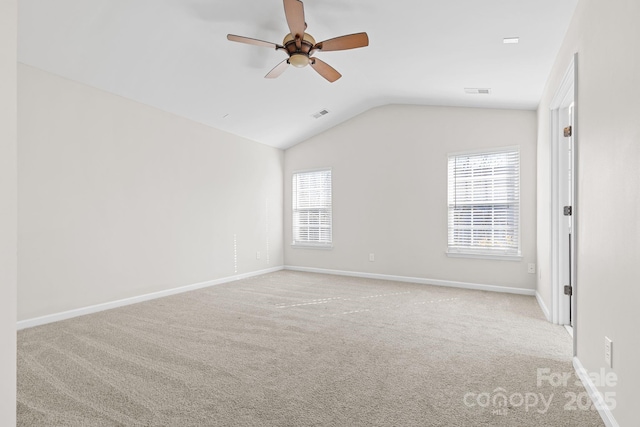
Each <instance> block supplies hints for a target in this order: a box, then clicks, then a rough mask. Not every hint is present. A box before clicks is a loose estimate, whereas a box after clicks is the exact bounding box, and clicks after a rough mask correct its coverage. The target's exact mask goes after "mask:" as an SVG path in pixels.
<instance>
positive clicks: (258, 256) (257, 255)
mask: <svg viewBox="0 0 640 427" xmlns="http://www.w3.org/2000/svg"><path fill="white" fill-rule="evenodd" d="M256 259H260V251H257V252H256Z"/></svg>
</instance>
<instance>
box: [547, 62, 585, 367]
mask: <svg viewBox="0 0 640 427" xmlns="http://www.w3.org/2000/svg"><path fill="white" fill-rule="evenodd" d="M577 63H578V54H577V53H576V54H574V55H573V58H572V59H571V63H570V64H569V67H568V69H567V71H566V73H565V75H564V77H563V79H562V82H561V83H560V86H559V87H558V90H557V91H556V94H555V96H554V97H553V100H552V101H551V104H550V107H549V108H550V131H551V135H550V136H551V138H550V141H551V147H550V150H549V151H550V155H551V159H550V160H551V162H550V164H551V180H550V181H551V189H550V190H551V191H550V194H551V209H550V213H549V215H550V220H551V287H552V299H551V316H552V321H553V323H556V324H566V323H568V316H569V313H568V309H567V300H566V296H565V295H564V284H563V283H561V280H560V249H559V248H560V239H561V238H564V236H560V232H559V230H560V221H561V217H560V212H561V209H562V207H561V206H560V194H559V186H560V185H561V184H560V179H561V177H560V163H559V158H560V151H559V150H560V142H561V137H560V134H561V131H562V129H560V128H561V124H560V110H562V109H563V108H566V107H568V106H569V104H570V103H571V102H573V104H574V108H573V126H574V128H573V151H572V155H573V159H574V161H573V189H572V192H573V206H574V208H573V229H572V239H573V247H574V248H577V247H578V233H577V230H578V216H579V210H578V209H576V207H577V206H578V191H577V190H578V186H577V183H578V161H577V160H578V149H579V147H578V146H579V144H578V134H579V127H578V90H577V88H578V86H577V82H578V78H577V77H578V74H577V71H578V70H577ZM577 255H578V254H577V251H576V250H574V251H573V254H572V256H573V262H572V263H571V264H572V266H571V277H572V279H573V280H572V282H573V295H572V296H571V297H570V298H572V300H573V311H572V313H571V316H572V324H573V341H574V345H573V349H574V355H575V351H576V340H577V327H576V326H577V318H578V308H577V304H576V302H577V293H578V287H577V286H576V284H577V282H578V281H577V279H578V277H577V274H576V270H577V268H576V266H577V263H578V256H577Z"/></svg>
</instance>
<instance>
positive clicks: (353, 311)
mask: <svg viewBox="0 0 640 427" xmlns="http://www.w3.org/2000/svg"><path fill="white" fill-rule="evenodd" d="M538 369H546V371H541V372H544V373H545V375H546V376H545V375H543V376H544V378H540V381H538V379H539V378H538V376H539V375H538ZM565 372H567V373H573V368H572V365H571V340H570V337H569V335H568V334H567V332H566V331H565V330H564V329H563V328H562V327H558V326H555V325H552V324H549V323H548V322H547V321H546V320H544V318H543V316H542V314H541V312H540V309H539V308H538V306H537V304H536V302H535V299H534V298H533V297H525V296H518V295H509V294H497V293H490V292H479V291H468V290H461V289H450V288H442V287H434V286H425V285H416V284H407V283H397V282H387V281H379V280H367V279H357V278H349V277H340V276H330V275H318V274H308V273H298V272H291V271H281V272H277V273H272V274H268V275H264V276H260V277H255V278H251V279H247V280H242V281H237V282H233V283H228V284H225V285H220V286H215V287H211V288H207V289H204V290H200V291H195V292H190V293H185V294H180V295H176V296H172V297H168V298H163V299H158V300H154V301H150V302H146V303H141V304H137V305H132V306H128V307H123V308H119V309H115V310H110V311H106V312H102V313H97V314H93V315H89V316H84V317H79V318H75V319H71V320H68V321H63V322H58V323H55V324H50V325H45V326H40V327H36V328H32V329H27V330H23V331H20V332H19V333H18V408H17V409H18V425H19V426H29V427H32V426H83V427H88V426H180V427H183V426H185V427H186V426H536V427H538V426H580V427H586V426H601V425H603V423H602V422H601V420H600V418H599V417H598V414H597V413H596V412H595V411H594V410H592V409H580V408H578V407H577V405H576V404H575V403H574V404H573V406H574V408H572V403H571V396H576V397H577V398H578V399H580V396H584V393H585V391H584V388H583V387H582V386H581V385H579V383H578V384H576V377H575V376H572V377H571V379H570V380H569V381H568V382H567V385H566V386H562V385H560V386H556V387H554V386H552V385H551V384H550V383H549V381H547V380H546V379H545V378H548V375H551V374H562V373H565ZM572 393H573V394H572ZM581 394H582V395H581ZM501 397H506V400H507V403H506V405H502V402H503V400H502V399H501ZM534 398H535V399H534ZM536 399H537V403H536ZM582 402H584V399H582ZM534 403H535V404H534Z"/></svg>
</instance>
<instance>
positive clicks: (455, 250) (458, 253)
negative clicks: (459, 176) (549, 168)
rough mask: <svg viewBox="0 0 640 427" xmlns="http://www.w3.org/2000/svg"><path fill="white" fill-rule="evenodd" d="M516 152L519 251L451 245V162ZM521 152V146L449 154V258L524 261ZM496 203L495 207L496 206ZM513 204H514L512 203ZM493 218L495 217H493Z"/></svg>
mask: <svg viewBox="0 0 640 427" xmlns="http://www.w3.org/2000/svg"><path fill="white" fill-rule="evenodd" d="M509 152H516V153H517V161H518V164H517V174H518V175H517V178H516V180H517V189H516V190H517V201H516V204H517V211H518V212H517V215H516V220H517V226H516V233H515V234H516V236H517V241H518V244H517V249H507V248H483V247H481V246H468V247H460V246H453V245H451V243H452V242H451V237H450V236H451V232H452V231H451V228H452V220H451V203H450V202H451V194H450V193H451V180H450V178H449V175H450V160H451V159H452V158H456V157H464V156H478V155H491V154H497V153H509ZM520 154H521V152H520V146H517V145H515V146H507V147H495V148H486V149H477V150H468V151H460V152H453V153H448V154H447V250H446V254H447V256H449V257H456V258H478V259H498V260H508V261H519V260H521V259H522V221H521V215H522V192H521V187H522V179H521V175H522V169H521V164H522V162H521V155H520ZM496 204H497V203H494V204H493V205H496ZM511 204H513V203H511ZM492 218H493V216H492Z"/></svg>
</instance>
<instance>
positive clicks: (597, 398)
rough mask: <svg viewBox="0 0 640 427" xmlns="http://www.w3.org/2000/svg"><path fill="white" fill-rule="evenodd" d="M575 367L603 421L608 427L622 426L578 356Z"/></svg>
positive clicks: (574, 359)
mask: <svg viewBox="0 0 640 427" xmlns="http://www.w3.org/2000/svg"><path fill="white" fill-rule="evenodd" d="M573 368H574V369H575V370H576V374H578V378H580V381H582V384H583V385H584V388H586V389H587V393H588V394H589V398H590V399H591V401H592V402H593V404H594V406H595V407H596V409H597V411H598V414H599V415H600V418H602V421H604V424H605V425H606V426H607V427H620V424H618V422H617V421H616V419H615V418H614V417H613V413H612V412H611V410H610V409H609V407H608V406H607V405H605V403H604V401H603V398H602V394H600V392H599V391H598V388H597V387H596V386H595V384H594V383H593V381H592V380H591V377H590V376H589V373H588V372H587V370H586V369H585V368H584V366H582V363H581V362H580V359H578V358H577V357H574V358H573Z"/></svg>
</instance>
